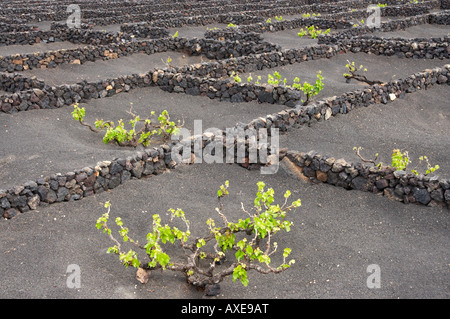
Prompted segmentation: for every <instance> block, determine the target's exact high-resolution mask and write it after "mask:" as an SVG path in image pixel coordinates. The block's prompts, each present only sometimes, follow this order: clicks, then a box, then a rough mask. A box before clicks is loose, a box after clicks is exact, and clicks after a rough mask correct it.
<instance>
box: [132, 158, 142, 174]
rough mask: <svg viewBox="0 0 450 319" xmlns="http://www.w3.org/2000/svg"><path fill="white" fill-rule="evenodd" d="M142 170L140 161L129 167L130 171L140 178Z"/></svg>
mask: <svg viewBox="0 0 450 319" xmlns="http://www.w3.org/2000/svg"><path fill="white" fill-rule="evenodd" d="M143 171H144V165H143V164H142V162H141V161H139V162H136V163H134V164H133V168H132V169H131V173H132V174H133V176H134V177H136V178H141V176H142V172H143Z"/></svg>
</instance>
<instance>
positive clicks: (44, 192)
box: [36, 185, 48, 201]
mask: <svg viewBox="0 0 450 319" xmlns="http://www.w3.org/2000/svg"><path fill="white" fill-rule="evenodd" d="M36 193H37V194H38V195H39V197H40V198H41V201H45V199H46V198H47V194H48V187H45V186H44V185H40V186H38V188H37V191H36Z"/></svg>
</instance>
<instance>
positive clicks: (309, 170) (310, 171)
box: [303, 166, 316, 177]
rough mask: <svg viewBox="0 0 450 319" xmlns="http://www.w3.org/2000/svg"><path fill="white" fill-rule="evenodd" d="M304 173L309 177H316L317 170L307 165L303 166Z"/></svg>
mask: <svg viewBox="0 0 450 319" xmlns="http://www.w3.org/2000/svg"><path fill="white" fill-rule="evenodd" d="M303 175H305V176H307V177H316V171H315V170H314V169H313V168H311V167H309V166H305V167H304V168H303Z"/></svg>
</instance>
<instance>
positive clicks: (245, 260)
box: [96, 181, 301, 288]
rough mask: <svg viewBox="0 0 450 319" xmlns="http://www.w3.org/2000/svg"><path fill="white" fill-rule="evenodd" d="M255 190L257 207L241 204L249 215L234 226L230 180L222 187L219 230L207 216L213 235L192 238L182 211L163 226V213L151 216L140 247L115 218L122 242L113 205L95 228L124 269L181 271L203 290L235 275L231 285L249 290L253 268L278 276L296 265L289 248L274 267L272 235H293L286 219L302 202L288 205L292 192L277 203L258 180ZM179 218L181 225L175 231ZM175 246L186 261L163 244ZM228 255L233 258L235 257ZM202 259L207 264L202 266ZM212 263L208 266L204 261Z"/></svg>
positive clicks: (108, 206) (219, 203) (219, 201)
mask: <svg viewBox="0 0 450 319" xmlns="http://www.w3.org/2000/svg"><path fill="white" fill-rule="evenodd" d="M257 186H258V191H257V194H256V197H255V199H254V202H253V208H252V209H251V210H250V211H247V210H246V209H245V208H244V206H243V204H241V206H242V211H243V213H244V214H245V216H246V217H245V218H240V219H239V220H238V221H237V222H231V221H229V220H228V219H227V217H226V216H225V212H224V205H223V202H222V200H223V199H224V198H225V197H226V196H228V195H229V190H228V189H229V182H228V181H226V182H225V184H223V185H221V186H220V188H219V190H218V191H217V200H218V207H216V209H215V210H216V212H217V213H218V215H219V216H220V218H221V219H222V226H219V225H218V223H217V222H216V221H215V220H214V219H213V218H209V219H208V220H207V222H206V224H207V227H208V229H209V234H208V235H206V236H204V237H197V238H195V239H193V240H192V239H191V230H190V222H189V221H188V220H187V219H186V216H185V212H184V211H183V210H181V209H179V208H178V209H169V213H170V220H169V222H168V223H166V224H164V223H162V219H161V216H160V215H159V214H154V215H153V225H152V228H153V229H152V231H151V232H149V233H148V234H147V237H146V241H145V244H144V245H140V244H139V243H138V242H137V241H135V240H134V239H132V238H131V237H130V235H129V230H128V228H126V227H124V225H123V221H122V219H121V218H120V217H117V218H116V220H115V222H116V225H117V226H118V227H119V230H118V233H119V235H120V237H122V241H123V243H121V242H120V241H119V240H117V239H116V238H115V237H114V235H113V232H112V229H111V228H110V227H109V226H108V221H109V218H110V216H109V215H110V208H111V205H110V203H109V202H107V203H106V204H105V207H106V208H107V212H106V213H104V214H103V215H102V216H101V217H100V218H99V219H98V220H97V223H96V228H97V229H102V230H103V233H106V234H107V235H108V236H109V238H110V239H111V240H112V241H113V242H114V243H115V245H114V246H112V247H109V248H108V250H107V252H108V253H114V254H117V255H119V260H120V261H121V262H122V264H123V265H124V266H125V267H128V266H133V267H135V268H138V269H141V270H142V269H143V270H145V271H151V270H156V269H161V270H171V271H178V272H181V273H183V274H184V275H185V276H186V279H187V281H188V282H189V283H190V284H193V285H194V286H197V287H200V288H205V287H206V286H207V285H212V284H218V283H220V282H221V281H222V280H223V279H225V278H226V277H228V276H232V279H233V282H235V281H237V280H239V281H240V282H241V283H242V284H243V285H244V286H247V285H248V283H249V281H248V276H247V273H248V271H250V270H254V271H256V272H258V273H261V274H268V273H280V272H282V271H285V270H286V269H288V268H289V267H291V266H292V265H293V264H294V263H295V260H293V259H291V260H290V261H287V258H288V257H289V255H290V253H291V249H290V248H285V249H284V250H283V253H282V257H283V258H282V260H283V261H282V263H281V264H280V265H279V266H278V267H273V266H271V258H272V255H273V254H274V253H275V252H276V251H277V248H278V245H277V243H276V242H273V240H274V236H275V235H276V234H277V233H279V232H281V231H285V232H289V231H290V229H291V226H292V225H293V223H292V222H291V221H288V220H287V219H286V218H287V216H288V214H289V213H290V212H291V211H294V210H295V209H296V208H297V207H300V206H301V201H300V200H299V199H298V200H296V201H293V202H292V203H291V204H288V199H289V197H290V196H291V192H290V191H286V192H285V194H284V204H283V205H281V206H280V204H275V203H274V201H275V198H274V190H273V189H272V188H269V189H267V190H266V189H265V184H264V183H263V182H258V183H257ZM176 220H178V221H179V223H181V224H182V225H183V227H181V228H179V227H177V226H176V225H175V222H176ZM182 228H183V230H182ZM246 236H247V237H246ZM124 243H131V244H133V245H134V246H135V247H138V248H140V249H141V250H144V251H145V255H146V256H147V258H148V262H147V263H144V261H143V260H142V259H139V257H138V254H137V252H136V251H135V250H133V249H130V250H126V249H123V248H122V246H121V245H122V244H124ZM175 243H179V245H180V247H181V249H182V250H183V252H184V256H185V257H186V261H185V262H182V261H181V262H180V261H175V260H173V259H174V258H172V257H171V256H169V253H167V251H166V250H165V246H164V245H166V244H175ZM208 246H209V247H208ZM226 255H228V257H226ZM230 255H231V256H234V257H233V258H231V256H230ZM225 257H226V261H225ZM230 258H231V259H230ZM201 260H203V262H200V261H201ZM208 260H210V262H209V263H208V262H206V261H208ZM205 262H206V263H205ZM205 265H206V266H205Z"/></svg>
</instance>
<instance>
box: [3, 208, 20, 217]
mask: <svg viewBox="0 0 450 319" xmlns="http://www.w3.org/2000/svg"><path fill="white" fill-rule="evenodd" d="M18 213H19V211H18V210H17V209H14V208H9V209H7V210H5V212H4V213H3V218H6V219H10V218H13V217H14V216H16V215H17V214H18Z"/></svg>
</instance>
